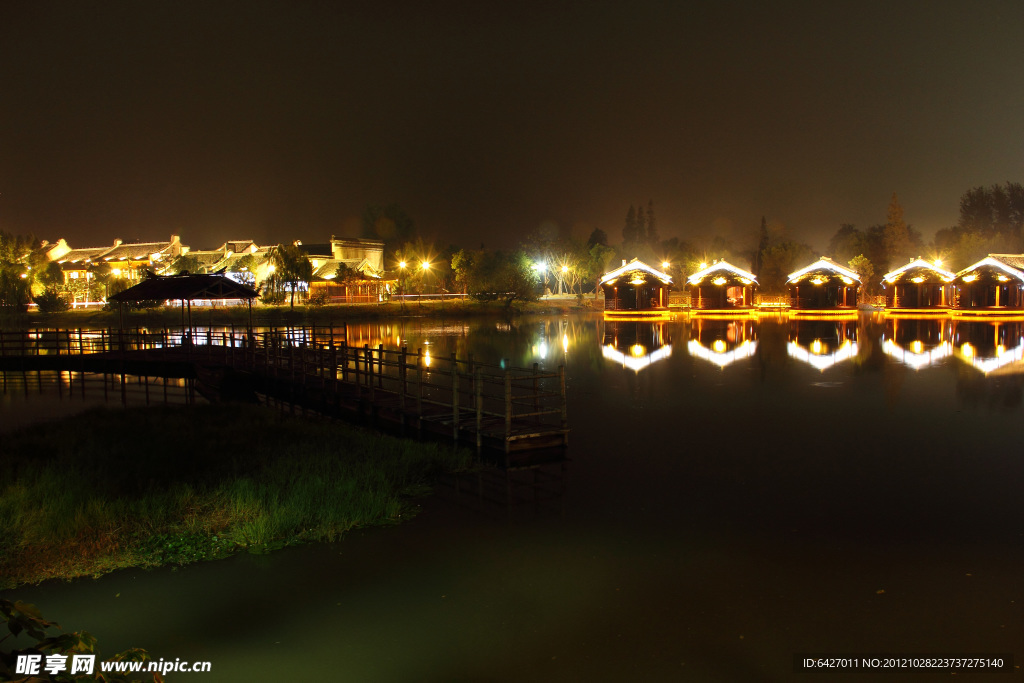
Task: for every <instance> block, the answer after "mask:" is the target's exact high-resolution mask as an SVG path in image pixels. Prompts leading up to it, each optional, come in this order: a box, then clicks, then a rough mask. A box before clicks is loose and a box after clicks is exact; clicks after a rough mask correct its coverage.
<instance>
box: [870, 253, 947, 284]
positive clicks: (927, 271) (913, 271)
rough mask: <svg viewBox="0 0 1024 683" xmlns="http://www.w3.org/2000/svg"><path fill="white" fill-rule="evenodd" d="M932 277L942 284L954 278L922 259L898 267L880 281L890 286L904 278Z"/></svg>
mask: <svg viewBox="0 0 1024 683" xmlns="http://www.w3.org/2000/svg"><path fill="white" fill-rule="evenodd" d="M934 276H938V277H939V278H941V279H942V280H943V281H944V282H949V281H950V280H952V279H953V278H954V277H956V276H955V275H954V274H953V273H951V272H949V271H948V270H943V269H942V268H939V267H938V266H937V265H935V264H934V263H928V262H927V261H925V260H923V259H919V258H917V259H914V260H913V261H911V262H910V263H907V264H904V265H902V266H900V267H899V268H897V269H896V270H892V271H889V272H888V273H886V274H885V275H884V276H883V277H882V279H883V280H885V281H886V282H888V283H889V284H892V283H894V282H897V281H898V280H903V279H906V278H915V277H921V278H930V277H934Z"/></svg>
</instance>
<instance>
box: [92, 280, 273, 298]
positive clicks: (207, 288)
mask: <svg viewBox="0 0 1024 683" xmlns="http://www.w3.org/2000/svg"><path fill="white" fill-rule="evenodd" d="M257 296H259V295H258V294H257V293H256V290H255V289H253V288H252V287H248V286H246V285H243V284H240V283H238V282H235V281H234V280H232V279H231V278H229V277H225V276H223V275H152V276H150V277H148V278H146V279H145V280H143V281H142V282H140V283H139V284H137V285H135V286H134V287H129V288H128V289H126V290H124V291H123V292H118V293H117V294H114V295H112V296H111V297H110V300H111V301H117V302H127V301H150V300H155V301H161V300H164V299H182V300H189V301H191V300H195V299H255V298H256V297H257Z"/></svg>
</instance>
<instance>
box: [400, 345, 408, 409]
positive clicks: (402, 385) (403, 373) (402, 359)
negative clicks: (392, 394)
mask: <svg viewBox="0 0 1024 683" xmlns="http://www.w3.org/2000/svg"><path fill="white" fill-rule="evenodd" d="M407 354H408V349H407V348H406V347H404V346H403V347H402V350H401V351H399V353H398V385H399V388H398V407H399V409H400V410H401V411H402V426H403V427H404V426H405V392H406V374H407V371H408V368H406V362H407V359H406V355H407Z"/></svg>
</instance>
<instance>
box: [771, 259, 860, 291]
mask: <svg viewBox="0 0 1024 683" xmlns="http://www.w3.org/2000/svg"><path fill="white" fill-rule="evenodd" d="M822 272H824V273H825V274H832V275H838V276H839V277H840V278H845V279H846V280H851V282H847V283H846V284H850V285H852V284H853V282H852V281H853V280H855V281H857V282H860V276H859V275H857V273H855V272H853V271H852V270H850V269H849V268H845V267H843V266H841V265H839V264H838V263H836V262H835V261H833V260H832V259H830V258H829V257H827V256H822V257H821V258H820V259H818V260H817V261H815V262H814V263H812V264H811V265H809V266H806V267H804V268H801V269H800V270H798V271H796V272H795V273H790V274H789V279H788V280H787V281H786V284H792V283H796V282H800V281H801V280H804V279H809V278H811V277H812V276H814V275H815V274H821V273H822ZM844 282H845V280H844Z"/></svg>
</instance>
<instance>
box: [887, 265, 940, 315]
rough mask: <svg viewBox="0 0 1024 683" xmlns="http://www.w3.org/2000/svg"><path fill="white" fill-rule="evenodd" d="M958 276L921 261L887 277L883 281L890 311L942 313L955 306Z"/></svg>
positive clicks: (903, 267)
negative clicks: (956, 279) (954, 297)
mask: <svg viewBox="0 0 1024 683" xmlns="http://www.w3.org/2000/svg"><path fill="white" fill-rule="evenodd" d="M955 277H956V276H955V275H954V274H953V273H951V272H949V271H948V270H944V269H942V268H940V267H939V263H938V262H936V263H928V262H927V261H924V260H922V259H920V258H916V259H913V260H912V261H910V262H909V263H906V264H904V265H903V266H900V267H899V268H897V269H895V270H893V271H890V272H888V273H886V274H885V275H884V276H883V278H882V291H883V292H884V293H885V308H886V310H907V309H912V310H916V311H924V310H942V309H948V308H951V307H952V305H953V285H952V284H950V283H951V282H952V281H953V278H955Z"/></svg>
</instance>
